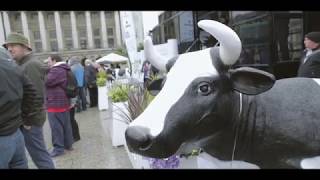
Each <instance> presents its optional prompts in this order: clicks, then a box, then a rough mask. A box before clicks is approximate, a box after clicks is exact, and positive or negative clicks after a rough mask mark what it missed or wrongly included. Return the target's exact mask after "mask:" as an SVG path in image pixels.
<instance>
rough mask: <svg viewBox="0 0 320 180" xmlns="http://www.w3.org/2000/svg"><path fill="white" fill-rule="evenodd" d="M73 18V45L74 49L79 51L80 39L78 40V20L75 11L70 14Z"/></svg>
mask: <svg viewBox="0 0 320 180" xmlns="http://www.w3.org/2000/svg"><path fill="white" fill-rule="evenodd" d="M70 18H71V31H72V43H73V48H74V49H79V39H78V31H77V19H76V15H75V13H74V11H71V12H70Z"/></svg>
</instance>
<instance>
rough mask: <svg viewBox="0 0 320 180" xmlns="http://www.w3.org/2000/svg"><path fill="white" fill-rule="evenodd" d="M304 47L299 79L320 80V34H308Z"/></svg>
mask: <svg viewBox="0 0 320 180" xmlns="http://www.w3.org/2000/svg"><path fill="white" fill-rule="evenodd" d="M304 45H305V47H306V49H305V50H304V55H303V57H302V59H301V64H300V67H299V70H298V77H309V78H320V49H319V48H320V32H310V33H308V34H306V35H305V38H304Z"/></svg>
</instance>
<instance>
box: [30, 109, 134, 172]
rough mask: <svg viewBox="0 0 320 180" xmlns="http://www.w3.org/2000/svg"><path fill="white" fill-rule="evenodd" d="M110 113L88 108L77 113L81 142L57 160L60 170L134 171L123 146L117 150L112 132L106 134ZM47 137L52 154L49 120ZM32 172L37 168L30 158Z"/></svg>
mask: <svg viewBox="0 0 320 180" xmlns="http://www.w3.org/2000/svg"><path fill="white" fill-rule="evenodd" d="M108 115H109V111H99V110H98V109H97V108H88V109H87V111H83V112H80V113H76V116H75V119H76V120H77V122H78V125H79V129H80V136H81V140H80V141H78V142H75V143H74V145H73V148H74V150H73V151H70V152H67V153H66V154H64V155H62V156H59V157H56V158H53V160H54V163H55V166H56V168H59V169H60V168H62V169H115V168H117V169H118V168H121V169H132V165H131V163H130V161H129V158H128V155H127V153H126V151H125V149H124V147H123V146H120V147H113V146H112V145H111V138H110V136H109V133H108V132H105V131H104V130H103V123H104V121H106V120H110V117H109V116H108ZM43 131H44V136H45V141H46V144H47V148H48V149H49V151H51V150H52V143H51V129H50V126H49V122H48V120H47V121H46V123H45V125H44V128H43ZM28 163H29V168H31V169H34V168H36V167H35V165H34V164H33V162H32V160H31V159H30V157H29V155H28Z"/></svg>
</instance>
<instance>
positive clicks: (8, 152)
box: [0, 129, 28, 169]
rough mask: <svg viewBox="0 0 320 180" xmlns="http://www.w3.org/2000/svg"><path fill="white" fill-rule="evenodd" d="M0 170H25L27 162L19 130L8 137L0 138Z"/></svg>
mask: <svg viewBox="0 0 320 180" xmlns="http://www.w3.org/2000/svg"><path fill="white" fill-rule="evenodd" d="M0 151H1V153H0V169H8V168H10V169H27V168H28V160H27V157H26V152H25V144H24V139H23V135H22V134H21V131H20V129H18V130H17V131H16V132H15V133H13V134H11V135H8V136H0Z"/></svg>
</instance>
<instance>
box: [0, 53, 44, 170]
mask: <svg viewBox="0 0 320 180" xmlns="http://www.w3.org/2000/svg"><path fill="white" fill-rule="evenodd" d="M9 59H11V57H10V55H9V53H8V52H7V51H6V50H5V49H4V48H2V47H0V77H1V78H0V84H1V86H0V94H1V95H0V150H1V154H0V169H3V168H6V169H7V168H28V161H27V158H26V154H25V142H24V138H23V135H22V133H21V131H20V129H19V127H20V126H21V125H22V124H23V123H25V124H28V123H30V122H27V121H28V120H29V118H28V116H32V113H33V112H34V107H35V106H34V105H37V104H39V103H41V98H39V96H37V93H36V90H35V87H34V86H33V84H32V83H31V81H30V80H29V79H28V78H27V77H26V76H25V75H24V74H23V72H22V71H21V69H20V68H19V67H18V66H17V65H16V64H14V63H13V62H12V61H9ZM24 120H26V121H25V122H23V121H24Z"/></svg>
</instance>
